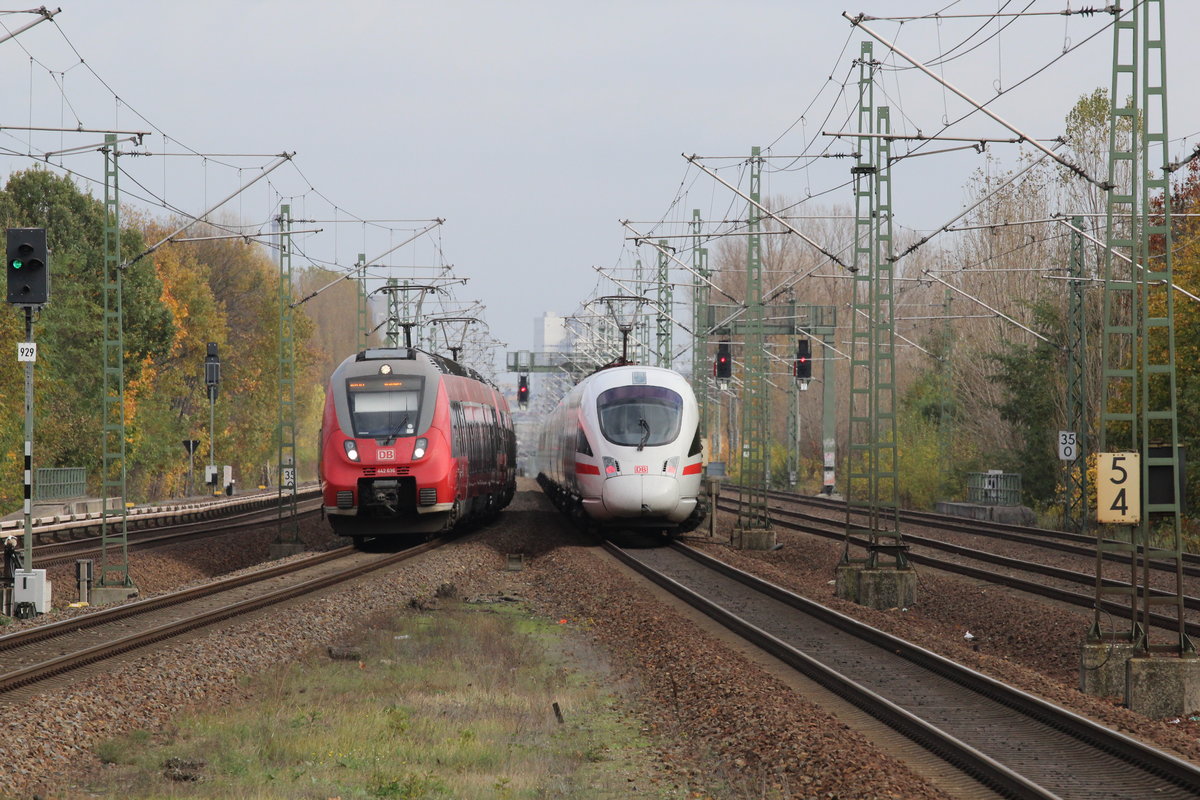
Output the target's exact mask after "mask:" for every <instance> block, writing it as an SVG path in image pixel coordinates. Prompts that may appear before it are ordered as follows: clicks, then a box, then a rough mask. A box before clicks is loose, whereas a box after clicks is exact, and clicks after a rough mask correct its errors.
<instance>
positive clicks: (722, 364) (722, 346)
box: [713, 342, 733, 378]
mask: <svg viewBox="0 0 1200 800" xmlns="http://www.w3.org/2000/svg"><path fill="white" fill-rule="evenodd" d="M713 375H716V376H717V377H718V378H731V377H733V359H732V358H731V357H730V355H729V342H719V343H718V344H717V360H716V362H715V363H713Z"/></svg>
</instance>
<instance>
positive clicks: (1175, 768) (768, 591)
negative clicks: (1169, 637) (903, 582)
mask: <svg viewBox="0 0 1200 800" xmlns="http://www.w3.org/2000/svg"><path fill="white" fill-rule="evenodd" d="M606 549H608V551H609V552H611V553H612V554H613V555H614V556H615V557H617V558H619V559H620V560H621V561H622V562H624V563H626V564H627V565H629V566H630V567H632V568H633V569H635V570H637V571H638V572H640V573H642V574H643V575H645V576H646V577H647V578H649V579H650V580H652V581H654V582H655V583H657V584H658V585H660V586H663V587H664V588H666V589H667V590H668V591H670V592H672V593H673V594H675V595H676V596H678V597H680V598H681V599H683V600H684V601H685V602H687V603H689V604H690V605H692V606H694V607H695V608H697V609H699V610H700V611H702V612H703V613H705V614H707V615H708V616H710V617H712V618H713V619H715V620H717V621H718V622H720V623H721V624H723V625H725V626H726V627H728V628H729V629H730V630H732V631H734V632H735V633H737V634H738V635H740V636H742V637H744V638H745V639H747V640H748V641H750V642H751V643H753V644H754V645H756V646H757V647H760V648H762V649H763V650H765V651H767V652H769V653H771V654H772V655H774V656H776V657H777V658H779V659H781V660H783V661H784V662H785V663H787V664H789V665H790V666H792V667H793V668H794V669H797V670H798V671H800V672H802V673H804V674H805V675H807V676H808V677H809V678H811V679H813V680H815V681H817V682H819V683H821V684H822V685H824V686H826V687H827V688H828V689H830V690H831V691H834V692H836V693H837V694H839V695H840V696H842V697H843V698H845V699H847V700H849V701H850V702H852V703H854V704H855V705H858V706H859V707H861V708H863V709H864V710H866V711H867V712H868V713H870V714H872V715H874V716H876V717H877V718H879V719H881V720H883V721H884V722H886V723H887V724H888V725H890V726H892V727H893V728H895V729H897V730H899V731H901V732H902V733H904V734H905V735H906V736H909V737H910V738H912V739H914V740H915V741H917V742H919V743H920V744H921V745H923V746H924V747H926V748H927V749H929V750H930V751H931V752H933V753H935V754H936V755H938V756H939V757H941V758H943V759H945V760H946V761H948V762H950V763H952V764H954V765H955V766H956V767H958V768H959V769H961V770H963V771H964V772H966V773H968V774H970V775H972V776H974V777H975V778H976V779H977V780H979V781H980V782H982V783H984V784H985V785H987V786H989V787H991V788H992V789H994V790H996V791H998V792H1000V793H1002V794H1005V795H1007V796H1009V797H1014V798H1021V799H1022V800H1024V799H1025V798H1038V799H1039V800H1050V799H1051V798H1061V797H1072V798H1080V799H1081V800H1089V799H1090V798H1104V800H1145V798H1150V797H1153V798H1193V797H1196V796H1197V795H1198V794H1200V769H1197V768H1196V767H1195V766H1193V765H1192V764H1190V763H1189V762H1187V761H1184V760H1182V759H1179V758H1177V757H1175V756H1172V755H1170V754H1168V753H1165V752H1163V751H1160V750H1157V749H1155V748H1152V747H1149V746H1147V745H1144V744H1142V743H1140V742H1138V741H1136V740H1134V739H1131V738H1130V737H1127V736H1124V735H1122V734H1120V733H1117V732H1115V731H1111V730H1109V729H1107V728H1104V727H1103V726H1100V725H1097V724H1095V723H1093V722H1091V721H1090V720H1087V719H1085V718H1083V717H1080V716H1079V715H1077V714H1074V713H1072V712H1069V711H1066V710H1064V709H1062V708H1059V707H1058V706H1055V705H1053V704H1051V703H1047V702H1046V701H1044V700H1041V699H1040V698H1037V697H1035V696H1033V695H1030V694H1028V693H1025V692H1021V691H1019V690H1016V689H1013V688H1012V687H1009V686H1006V685H1005V684H1002V683H1000V682H998V681H995V680H993V679H991V678H988V677H986V676H984V675H982V674H980V673H977V672H975V671H973V670H970V669H967V668H965V667H962V666H960V665H958V664H955V663H954V662H952V661H949V660H947V659H945V658H942V657H941V656H938V655H936V654H933V653H931V652H929V651H927V650H924V649H922V648H920V647H917V646H915V645H912V644H910V643H908V642H905V641H903V640H901V639H897V638H895V637H893V636H891V635H889V634H886V633H883V632H881V631H879V630H876V629H874V628H871V627H870V626H867V625H864V624H862V623H860V622H858V621H856V620H853V619H851V618H849V617H846V616H844V615H842V614H839V613H837V612H835V611H832V610H830V609H827V608H825V607H823V606H821V605H819V604H817V603H814V602H812V601H810V600H807V599H805V598H803V597H800V596H799V595H795V594H792V593H791V592H788V591H786V590H783V589H781V588H779V587H777V586H775V585H773V584H770V583H767V582H765V581H762V580H761V579H759V578H757V577H755V576H753V575H750V574H748V573H745V572H742V571H740V570H737V569H734V568H733V567H730V566H728V565H726V564H724V563H722V562H720V561H718V560H716V559H713V558H711V557H709V556H706V555H704V554H702V553H699V552H698V551H695V550H693V549H692V548H689V547H686V546H685V545H682V544H675V545H673V546H671V547H669V548H659V549H645V550H638V551H625V550H621V549H620V548H618V547H615V546H613V545H611V544H609V545H606Z"/></svg>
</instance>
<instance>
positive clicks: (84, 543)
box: [33, 496, 321, 568]
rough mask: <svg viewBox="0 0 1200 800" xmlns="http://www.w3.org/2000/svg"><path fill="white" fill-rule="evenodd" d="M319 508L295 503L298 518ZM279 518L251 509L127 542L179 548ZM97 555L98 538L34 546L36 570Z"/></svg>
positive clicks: (273, 510) (312, 501)
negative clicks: (181, 544)
mask: <svg viewBox="0 0 1200 800" xmlns="http://www.w3.org/2000/svg"><path fill="white" fill-rule="evenodd" d="M320 507H321V498H320V497H319V496H316V497H309V498H307V499H305V500H302V501H300V502H299V503H297V506H296V511H297V514H298V515H300V516H304V515H308V514H312V513H315V512H316V511H317V510H319V509H320ZM278 515H279V509H278V508H277V507H273V506H269V507H266V508H254V509H251V510H249V511H243V512H240V513H233V514H229V515H225V516H218V517H209V518H206V519H203V520H194V521H186V522H168V523H167V524H163V525H160V526H158V527H152V528H151V527H147V528H143V529H139V530H131V531H129V533H128V542H129V546H130V548H131V549H144V548H148V547H158V546H163V545H172V544H179V543H180V542H181V541H184V540H196V539H200V538H205V537H210V536H224V535H227V534H230V533H234V532H236V531H238V530H241V529H243V528H256V527H261V526H262V525H264V524H267V523H270V522H273V521H274V520H275V519H276V518H277V517H278ZM99 553H100V536H99V535H96V536H89V537H87V538H83V539H71V540H69V541H61V542H46V543H45V544H38V545H34V547H33V563H34V564H35V565H37V566H38V567H39V568H44V567H52V566H57V565H59V564H67V563H70V562H71V561H73V560H75V559H78V558H90V557H93V556H98V555H99Z"/></svg>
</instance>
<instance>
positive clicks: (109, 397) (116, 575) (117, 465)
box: [97, 133, 133, 588]
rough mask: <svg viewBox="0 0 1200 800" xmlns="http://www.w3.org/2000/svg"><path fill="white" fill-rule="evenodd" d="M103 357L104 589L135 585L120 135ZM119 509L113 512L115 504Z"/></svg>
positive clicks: (109, 144)
mask: <svg viewBox="0 0 1200 800" xmlns="http://www.w3.org/2000/svg"><path fill="white" fill-rule="evenodd" d="M103 149H104V354H103V372H104V384H103V389H102V391H103V393H104V394H103V397H102V403H101V406H102V408H101V412H100V413H101V415H102V420H101V426H102V431H103V433H102V439H101V447H102V450H103V457H104V472H103V474H102V475H101V476H100V481H101V484H102V486H101V503H102V510H101V512H100V575H99V578H98V580H97V582H98V584H99V585H100V586H105V587H114V588H116V587H123V586H124V587H132V586H133V581H132V580H131V579H130V577H129V540H128V525H127V523H128V519H129V517H128V511H127V508H126V506H125V499H126V498H125V488H126V487H125V316H124V309H123V307H122V303H123V297H124V285H123V280H122V276H123V274H124V270H123V269H122V265H121V202H120V191H119V189H118V182H117V176H118V175H119V171H118V169H117V155H118V154H117V137H116V134H112V133H109V134H105V136H104V148H103ZM114 504H115V505H116V506H117V507H116V508H113V507H112V506H113V505H114Z"/></svg>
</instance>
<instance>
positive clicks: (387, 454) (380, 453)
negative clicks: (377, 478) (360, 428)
mask: <svg viewBox="0 0 1200 800" xmlns="http://www.w3.org/2000/svg"><path fill="white" fill-rule="evenodd" d="M375 457H376V458H378V459H379V460H380V461H395V460H396V451H395V450H392V449H388V450H383V449H380V450H376V451H375Z"/></svg>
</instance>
